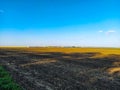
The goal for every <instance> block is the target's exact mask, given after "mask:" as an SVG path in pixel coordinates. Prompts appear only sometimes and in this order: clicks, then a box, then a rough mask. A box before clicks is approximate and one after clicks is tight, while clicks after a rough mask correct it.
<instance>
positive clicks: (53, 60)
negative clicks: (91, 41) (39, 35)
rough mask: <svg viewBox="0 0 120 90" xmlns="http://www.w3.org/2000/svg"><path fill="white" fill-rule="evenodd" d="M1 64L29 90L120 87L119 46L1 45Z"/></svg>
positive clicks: (114, 88)
mask: <svg viewBox="0 0 120 90" xmlns="http://www.w3.org/2000/svg"><path fill="white" fill-rule="evenodd" d="M0 63H1V64H3V65H5V66H6V69H7V70H8V71H9V72H10V73H11V74H12V76H13V78H14V79H15V80H16V81H17V82H18V83H19V84H20V85H21V86H22V87H23V88H25V89H27V90H120V49H111V48H107V49H106V48H7V49H6V48H1V49H0Z"/></svg>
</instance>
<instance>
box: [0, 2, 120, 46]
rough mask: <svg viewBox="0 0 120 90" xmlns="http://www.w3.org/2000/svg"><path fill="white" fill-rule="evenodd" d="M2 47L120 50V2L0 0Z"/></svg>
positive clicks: (0, 38) (0, 41)
mask: <svg viewBox="0 0 120 90" xmlns="http://www.w3.org/2000/svg"><path fill="white" fill-rule="evenodd" d="M0 45H1V46H101V47H120V0H0Z"/></svg>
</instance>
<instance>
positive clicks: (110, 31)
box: [106, 30, 116, 34]
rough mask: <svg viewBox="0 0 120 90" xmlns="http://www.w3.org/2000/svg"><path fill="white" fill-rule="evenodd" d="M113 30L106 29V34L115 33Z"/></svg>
mask: <svg viewBox="0 0 120 90" xmlns="http://www.w3.org/2000/svg"><path fill="white" fill-rule="evenodd" d="M115 32H116V31H115V30H108V31H107V32H106V34H110V33H115Z"/></svg>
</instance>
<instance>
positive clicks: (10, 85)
mask: <svg viewBox="0 0 120 90" xmlns="http://www.w3.org/2000/svg"><path fill="white" fill-rule="evenodd" d="M0 90H22V89H21V88H20V86H19V85H18V84H16V83H15V82H14V80H13V79H12V77H11V76H10V74H9V73H8V72H7V71H6V70H5V69H4V68H3V67H2V66H0Z"/></svg>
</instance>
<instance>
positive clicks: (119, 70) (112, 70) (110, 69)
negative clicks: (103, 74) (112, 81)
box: [108, 67, 120, 74]
mask: <svg viewBox="0 0 120 90" xmlns="http://www.w3.org/2000/svg"><path fill="white" fill-rule="evenodd" d="M108 72H109V73H110V74H114V73H117V72H120V67H114V68H109V69H108Z"/></svg>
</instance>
